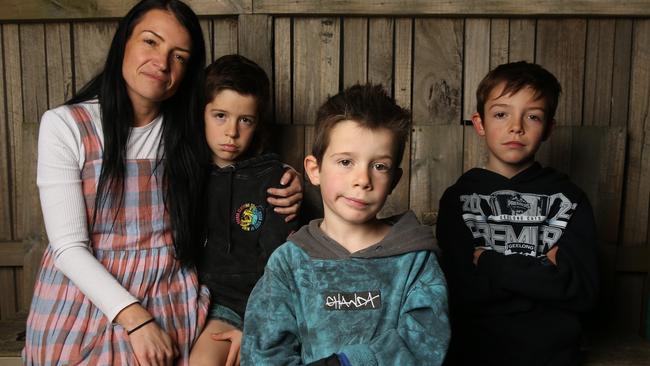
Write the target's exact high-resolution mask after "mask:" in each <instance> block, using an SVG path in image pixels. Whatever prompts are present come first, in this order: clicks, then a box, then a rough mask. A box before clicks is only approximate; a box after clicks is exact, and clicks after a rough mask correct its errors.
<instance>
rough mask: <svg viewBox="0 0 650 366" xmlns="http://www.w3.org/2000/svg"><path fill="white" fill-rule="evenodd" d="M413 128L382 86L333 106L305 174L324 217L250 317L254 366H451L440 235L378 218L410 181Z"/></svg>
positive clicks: (280, 253) (278, 268)
mask: <svg viewBox="0 0 650 366" xmlns="http://www.w3.org/2000/svg"><path fill="white" fill-rule="evenodd" d="M409 125H410V123H409V114H408V112H407V111H406V110H404V109H402V108H400V107H399V106H398V105H396V104H395V102H394V101H393V100H392V99H391V98H390V97H389V96H388V95H387V94H386V92H385V91H384V89H383V88H382V86H380V85H374V86H373V85H363V86H362V85H355V86H352V87H350V88H348V89H346V90H344V91H343V92H341V93H339V94H337V95H335V96H333V97H331V98H329V99H328V100H327V101H326V102H325V104H324V105H323V106H321V108H320V109H319V111H318V116H317V121H316V135H315V141H314V145H313V149H312V155H309V156H308V157H306V158H305V171H306V173H307V174H308V176H309V179H310V180H311V182H312V184H314V185H318V186H320V191H321V196H322V199H323V204H324V218H323V219H318V220H314V221H312V222H310V223H309V225H307V226H304V227H303V228H301V229H300V230H299V231H298V232H297V233H295V234H293V235H291V236H290V237H289V241H288V242H287V243H285V244H284V245H282V246H281V247H280V248H278V249H277V250H276V251H275V252H274V253H273V254H272V255H271V258H270V259H269V261H268V263H267V266H266V269H265V271H264V276H263V277H262V278H261V279H260V281H259V282H258V283H257V285H256V286H255V289H253V292H252V293H251V296H250V298H249V302H248V306H247V308H246V322H245V324H244V340H243V344H242V364H248V365H303V364H312V365H364V366H365V365H391V366H392V365H439V364H441V363H442V360H443V358H444V356H445V352H446V350H447V345H448V341H449V336H450V334H449V322H448V318H447V295H446V285H445V280H444V277H443V275H442V272H441V270H440V268H439V266H438V263H437V260H436V255H435V254H434V252H433V249H434V245H435V244H434V238H433V235H432V231H431V229H430V228H428V227H426V226H422V225H420V224H419V222H418V221H417V219H416V217H415V215H414V214H413V213H412V212H407V213H405V214H403V215H399V216H395V217H391V218H388V219H384V220H382V219H378V218H377V217H376V215H377V213H378V212H379V210H380V209H381V208H382V206H383V205H384V202H385V201H386V197H387V196H388V194H389V193H390V192H391V190H392V189H393V188H394V187H395V185H396V184H397V182H398V181H399V178H400V176H401V173H402V172H401V169H400V168H399V164H400V161H401V159H402V154H403V152H404V146H405V143H406V140H407V137H408V134H409V131H410V127H409Z"/></svg>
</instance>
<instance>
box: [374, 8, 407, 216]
mask: <svg viewBox="0 0 650 366" xmlns="http://www.w3.org/2000/svg"><path fill="white" fill-rule="evenodd" d="M394 33H395V21H394V19H392V18H370V19H369V20H368V46H367V50H368V66H367V70H368V75H367V77H368V82H371V83H373V84H381V85H383V87H384V90H386V92H387V93H388V95H392V93H393V76H394V75H393V67H394V63H395V61H396V60H395V57H394V49H393V47H394V37H395V35H394ZM409 37H410V34H409ZM407 157H408V155H407ZM406 164H408V160H406ZM401 165H402V166H404V164H401ZM407 174H408V173H407ZM401 180H402V183H404V182H408V178H407V177H402V179H401ZM407 187H408V186H407V185H404V184H402V185H400V186H399V188H397V187H396V189H395V190H394V191H393V193H392V194H391V195H390V196H388V199H387V200H386V203H385V204H384V208H383V209H382V211H381V215H382V217H384V216H391V215H395V214H397V213H401V212H403V211H404V210H402V211H399V202H398V201H397V200H398V199H399V198H400V195H399V194H398V192H400V193H402V195H403V194H405V193H406V192H407V191H406V190H405V189H408V188H407Z"/></svg>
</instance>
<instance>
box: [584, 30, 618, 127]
mask: <svg viewBox="0 0 650 366" xmlns="http://www.w3.org/2000/svg"><path fill="white" fill-rule="evenodd" d="M615 25H616V22H615V20H614V19H590V20H589V21H588V22H587V45H586V48H587V49H586V52H587V53H586V55H585V85H584V93H585V94H584V117H583V123H584V124H585V125H596V126H609V124H610V115H611V108H612V80H613V71H614V39H615V34H616V32H615V30H616V29H615Z"/></svg>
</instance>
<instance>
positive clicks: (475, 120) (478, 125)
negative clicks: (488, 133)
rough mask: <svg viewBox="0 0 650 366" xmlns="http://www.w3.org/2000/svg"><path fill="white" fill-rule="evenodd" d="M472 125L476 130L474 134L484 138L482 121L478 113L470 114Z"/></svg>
mask: <svg viewBox="0 0 650 366" xmlns="http://www.w3.org/2000/svg"><path fill="white" fill-rule="evenodd" d="M472 125H473V126H474V130H476V133H478V135H479V136H485V129H484V128H483V119H481V115H480V114H478V112H474V114H472Z"/></svg>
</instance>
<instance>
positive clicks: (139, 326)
mask: <svg viewBox="0 0 650 366" xmlns="http://www.w3.org/2000/svg"><path fill="white" fill-rule="evenodd" d="M153 321H156V319H155V318H151V319H149V320H147V321H145V322H144V323H142V324H140V325H138V326H137V327H135V328H133V329H131V330H127V331H126V335H131V333H133V332H135V331H136V330H138V329H140V328H142V327H144V326H145V325H147V324H149V323H151V322H153Z"/></svg>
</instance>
